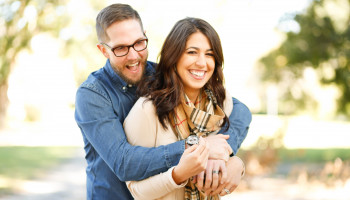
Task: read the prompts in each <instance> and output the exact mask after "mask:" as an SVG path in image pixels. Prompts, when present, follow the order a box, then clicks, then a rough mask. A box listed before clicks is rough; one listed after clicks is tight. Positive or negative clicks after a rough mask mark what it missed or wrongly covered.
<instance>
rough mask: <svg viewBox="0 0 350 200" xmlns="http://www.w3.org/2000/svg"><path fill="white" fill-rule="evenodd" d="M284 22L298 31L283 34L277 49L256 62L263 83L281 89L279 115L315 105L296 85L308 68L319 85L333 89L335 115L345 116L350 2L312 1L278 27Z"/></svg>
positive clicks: (349, 104) (349, 101)
mask: <svg viewBox="0 0 350 200" xmlns="http://www.w3.org/2000/svg"><path fill="white" fill-rule="evenodd" d="M334 7H335V8H334ZM334 10H336V12H334ZM288 22H296V23H297V24H298V25H299V28H300V30H294V31H286V32H285V36H286V40H285V41H284V42H283V43H282V44H281V45H280V47H279V48H277V49H275V50H273V51H272V52H270V53H269V54H268V55H267V56H265V57H263V58H262V59H261V60H260V61H261V65H260V67H261V69H262V71H263V76H262V77H263V80H265V81H267V82H274V83H278V85H280V86H281V85H282V86H283V87H284V88H283V89H284V93H283V96H282V99H281V101H283V102H281V103H282V104H284V108H283V106H282V110H283V111H282V112H284V113H293V112H294V111H296V110H297V109H295V108H297V107H298V108H308V105H310V104H312V105H314V104H315V102H314V99H313V97H312V96H310V95H309V94H308V93H307V91H306V90H305V89H304V88H303V85H302V84H300V81H299V80H300V78H302V76H303V72H304V69H306V68H308V67H312V68H314V69H315V70H316V72H317V74H318V76H319V81H320V82H321V83H322V84H326V85H336V87H337V88H338V89H339V91H340V94H341V95H340V97H339V98H338V111H339V113H343V114H346V115H348V116H349V115H350V59H349V58H350V26H349V24H350V0H336V1H333V0H317V1H316V0H315V1H313V2H312V3H311V5H310V7H309V8H308V9H307V11H306V12H305V13H301V14H296V15H295V16H294V17H293V18H292V19H289V20H287V21H284V22H282V23H288ZM286 85H287V86H286ZM296 90H298V91H299V93H298V94H297V95H296V94H295V91H296ZM293 91H294V93H293ZM291 104H293V105H291Z"/></svg>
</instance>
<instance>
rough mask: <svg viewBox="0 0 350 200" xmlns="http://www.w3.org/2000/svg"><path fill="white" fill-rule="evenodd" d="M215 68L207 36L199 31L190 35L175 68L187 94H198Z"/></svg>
mask: <svg viewBox="0 0 350 200" xmlns="http://www.w3.org/2000/svg"><path fill="white" fill-rule="evenodd" d="M214 69H215V59H214V54H213V50H212V48H211V46H210V42H209V40H208V38H207V37H206V36H205V35H204V34H203V33H201V32H196V33H193V34H192V35H190V37H189V38H188V40H187V42H186V48H185V51H184V52H183V53H182V55H181V57H180V59H179V61H178V63H177V66H176V70H177V73H178V74H179V76H180V78H181V81H182V83H183V85H184V89H185V93H186V94H187V95H190V96H192V95H196V96H197V95H198V93H199V91H200V89H201V88H202V87H203V86H204V85H205V84H206V83H207V82H208V80H209V79H210V77H211V76H212V75H213V72H214Z"/></svg>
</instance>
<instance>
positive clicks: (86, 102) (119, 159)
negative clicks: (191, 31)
mask: <svg viewBox="0 0 350 200" xmlns="http://www.w3.org/2000/svg"><path fill="white" fill-rule="evenodd" d="M154 66H155V64H154V63H152V62H147V66H146V74H148V75H149V74H152V73H154ZM136 99H137V97H136V88H135V87H134V86H129V85H128V84H127V83H126V82H125V81H124V80H123V79H122V78H121V77H119V76H118V75H117V73H116V72H115V71H114V70H113V69H112V67H111V65H110V62H109V60H107V62H106V64H105V66H104V67H103V68H101V69H99V70H97V71H95V72H93V73H91V74H90V76H89V77H88V78H87V80H86V81H85V82H84V83H82V84H81V86H80V87H79V88H78V91H77V94H76V104H75V120H76V122H77V124H78V126H79V128H80V130H81V132H82V135H83V140H84V144H85V146H84V149H85V153H86V156H85V159H86V161H87V167H86V174H87V182H86V187H87V199H95V200H96V199H133V198H132V196H131V194H130V192H129V190H128V189H127V187H126V184H125V182H124V181H128V180H142V179H145V178H148V177H150V176H153V175H156V174H159V173H161V172H165V171H166V170H168V169H169V168H170V167H172V166H175V165H177V164H178V162H179V160H180V157H181V155H182V153H183V151H184V150H185V143H184V141H178V142H175V143H172V144H169V145H165V146H160V147H154V148H146V147H140V146H131V145H130V144H129V143H128V142H127V139H126V136H125V133H124V130H123V122H124V120H125V118H126V116H127V115H128V113H129V111H130V109H131V108H132V106H133V104H134V103H135V102H136ZM233 100H234V102H233V103H234V107H233V112H232V114H231V116H230V117H229V119H230V123H231V124H230V128H229V131H228V132H226V133H224V134H230V139H229V140H228V142H229V144H230V145H231V147H232V149H233V150H234V152H237V149H238V148H239V147H240V145H241V143H242V141H243V140H244V138H245V137H246V135H247V131H248V128H249V124H250V121H251V113H250V111H249V110H248V108H247V107H246V106H245V105H244V104H242V103H240V102H239V101H238V100H237V99H233Z"/></svg>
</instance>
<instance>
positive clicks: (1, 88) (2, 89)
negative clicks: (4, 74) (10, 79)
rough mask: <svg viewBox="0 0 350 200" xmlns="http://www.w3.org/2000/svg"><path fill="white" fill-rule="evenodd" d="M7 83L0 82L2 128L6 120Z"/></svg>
mask: <svg viewBox="0 0 350 200" xmlns="http://www.w3.org/2000/svg"><path fill="white" fill-rule="evenodd" d="M7 90H8V83H7V81H5V82H4V83H3V84H0V128H3V127H4V125H5V120H6V111H7V106H8V103H9V100H8V97H7Z"/></svg>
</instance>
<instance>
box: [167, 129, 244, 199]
mask: <svg viewBox="0 0 350 200" xmlns="http://www.w3.org/2000/svg"><path fill="white" fill-rule="evenodd" d="M228 138H229V136H228V135H222V134H217V135H211V136H208V137H206V138H205V139H204V138H201V139H200V142H199V144H198V145H193V146H191V147H189V148H187V149H186V150H185V152H184V154H183V155H182V157H181V159H180V162H179V164H178V165H177V166H176V167H175V168H174V170H173V178H174V181H175V182H176V183H177V184H180V183H182V182H184V181H186V180H187V179H188V178H191V181H193V182H194V183H195V184H196V185H197V188H198V189H199V190H201V191H203V192H204V193H205V194H206V195H209V194H210V195H217V194H220V195H221V196H224V195H227V194H230V193H231V192H233V190H235V189H236V187H237V186H238V184H239V182H240V180H241V172H242V170H243V169H242V163H241V162H242V161H241V160H240V159H239V158H237V157H236V156H234V157H230V156H229V155H230V154H231V153H232V149H231V147H230V146H229V145H228V143H227V141H226V140H227V139H228ZM227 169H229V170H227Z"/></svg>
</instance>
